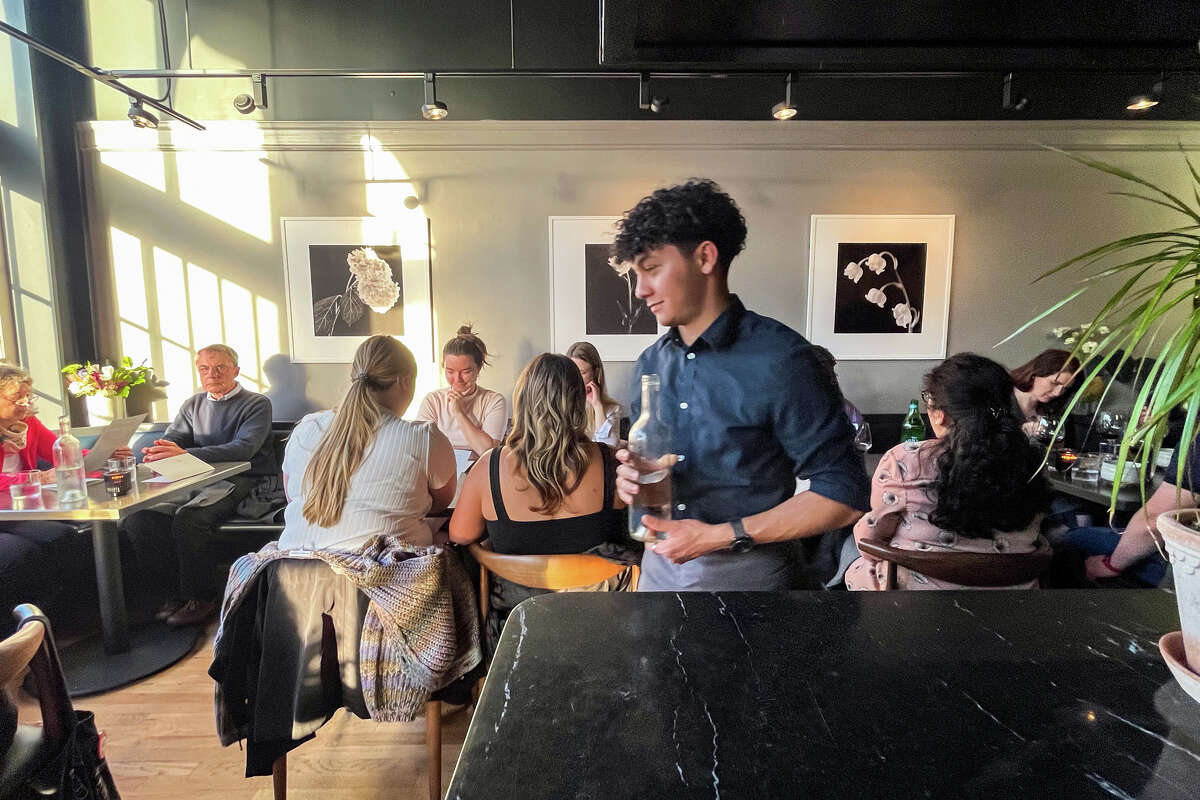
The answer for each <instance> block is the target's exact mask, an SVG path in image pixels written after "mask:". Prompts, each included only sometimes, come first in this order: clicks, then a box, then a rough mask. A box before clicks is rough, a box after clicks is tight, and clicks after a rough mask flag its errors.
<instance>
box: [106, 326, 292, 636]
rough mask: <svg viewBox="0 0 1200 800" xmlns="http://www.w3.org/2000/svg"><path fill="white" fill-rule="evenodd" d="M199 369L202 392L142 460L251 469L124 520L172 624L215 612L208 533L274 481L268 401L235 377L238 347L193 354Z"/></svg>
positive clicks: (191, 621) (143, 573)
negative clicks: (168, 507)
mask: <svg viewBox="0 0 1200 800" xmlns="http://www.w3.org/2000/svg"><path fill="white" fill-rule="evenodd" d="M196 371H197V372H198V373H199V374H200V384H201V386H203V387H204V391H202V392H200V393H198V394H195V395H193V396H192V397H190V398H188V399H187V400H186V401H185V402H184V404H183V406H182V407H181V408H180V409H179V413H178V414H177V415H176V417H175V421H174V422H172V423H171V425H170V426H169V427H168V428H167V430H166V431H165V432H164V433H163V436H162V438H161V439H156V440H155V441H154V443H153V444H152V445H150V446H149V447H145V448H143V449H142V453H143V455H144V460H145V461H146V462H147V463H152V462H154V461H157V460H159V459H163V458H170V457H171V456H177V455H180V454H181V453H190V454H192V455H193V456H195V457H196V458H199V459H200V460H202V461H207V462H209V463H215V462H218V461H249V462H250V469H249V470H247V471H246V472H245V473H243V474H241V475H236V476H234V477H231V478H227V479H226V480H224V481H220V482H218V483H216V484H213V485H212V486H210V487H206V488H205V489H202V490H200V491H199V492H197V493H196V494H195V495H194V496H193V497H192V498H191V499H190V500H189V501H188V502H187V503H185V504H184V505H182V506H180V507H179V508H178V509H177V510H175V511H174V513H167V512H166V511H164V510H162V508H161V506H160V507H156V508H154V509H151V510H147V511H140V512H138V513H136V514H134V515H133V516H131V517H130V518H129V519H128V520H127V521H126V522H125V530H126V531H127V532H128V534H129V536H130V539H131V540H132V543H133V547H134V551H135V553H136V554H137V557H138V562H139V571H140V572H141V576H142V578H143V580H144V581H146V582H147V583H148V584H150V588H151V590H152V591H153V590H155V589H157V590H158V593H160V594H163V595H165V596H166V602H164V603H163V605H162V607H161V608H159V610H158V611H157V613H156V614H155V616H156V618H158V619H165V620H166V621H167V622H168V623H169V624H171V625H194V624H198V623H201V622H203V621H204V620H206V619H207V618H208V617H209V616H211V615H212V613H213V612H214V611H215V610H216V607H217V604H216V602H215V599H216V597H217V595H218V593H219V592H220V588H219V587H217V586H215V585H214V582H213V572H214V570H215V568H216V563H215V561H214V560H213V558H212V554H211V549H210V547H209V537H210V536H211V534H212V532H213V531H214V530H215V529H216V527H217V526H218V525H220V524H221V523H222V522H224V521H225V520H227V519H229V518H230V517H232V516H234V514H235V512H236V511H237V509H238V506H239V505H240V504H241V503H242V501H244V500H245V499H246V498H247V497H248V496H249V495H250V493H251V492H252V491H254V490H255V489H256V487H259V488H261V489H264V490H271V489H273V488H275V487H277V486H278V485H279V469H278V466H277V462H276V460H275V456H274V454H273V452H272V449H271V401H270V400H268V399H267V398H266V397H265V396H263V395H261V394H258V393H256V392H252V391H250V390H249V389H246V388H245V387H243V386H242V385H241V384H239V383H238V382H237V376H238V374H239V373H240V372H241V370H240V369H239V368H238V355H237V352H236V351H235V350H234V349H233V348H232V347H229V346H228V345H224V344H211V345H208V346H207V347H204V348H202V349H201V350H200V351H199V352H197V353H196ZM154 584H157V586H155V585H154Z"/></svg>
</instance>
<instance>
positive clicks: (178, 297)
mask: <svg viewBox="0 0 1200 800" xmlns="http://www.w3.org/2000/svg"><path fill="white" fill-rule="evenodd" d="M154 288H155V293H156V295H157V299H158V305H157V309H158V330H159V332H160V333H161V334H162V335H163V338H164V339H171V340H173V341H174V342H175V343H176V344H178V345H181V346H183V347H184V348H187V347H189V346H190V345H191V329H190V328H189V327H188V305H187V296H188V294H187V283H186V282H185V280H184V277H183V259H181V258H180V257H179V256H177V255H174V254H173V253H168V252H167V251H166V250H163V249H162V248H161V247H155V248H154Z"/></svg>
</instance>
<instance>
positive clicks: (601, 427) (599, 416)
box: [567, 342, 621, 447]
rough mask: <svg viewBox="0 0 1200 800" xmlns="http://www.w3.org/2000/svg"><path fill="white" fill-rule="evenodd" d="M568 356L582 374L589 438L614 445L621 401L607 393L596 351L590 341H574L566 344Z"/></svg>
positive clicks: (619, 420) (602, 369) (601, 362)
mask: <svg viewBox="0 0 1200 800" xmlns="http://www.w3.org/2000/svg"><path fill="white" fill-rule="evenodd" d="M567 358H569V359H571V360H572V361H574V362H575V366H577V367H579V374H580V375H581V376H583V386H584V389H585V390H586V391H587V404H588V418H589V419H590V420H591V424H590V426H589V430H590V431H591V433H592V441H593V442H604V443H605V444H607V445H609V446H610V447H616V446H617V441H618V440H619V439H620V438H621V404H620V403H618V402H617V401H616V400H613V399H612V398H611V397H609V396H608V388H607V387H606V386H605V383H604V362H603V361H601V360H600V353H599V351H598V350H596V348H595V346H594V345H592V343H591V342H576V343H575V344H573V345H571V346H570V347H568V348H567Z"/></svg>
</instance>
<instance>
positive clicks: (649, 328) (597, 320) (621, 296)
mask: <svg viewBox="0 0 1200 800" xmlns="http://www.w3.org/2000/svg"><path fill="white" fill-rule="evenodd" d="M583 249H584V255H583V263H584V269H586V270H587V275H586V277H585V278H584V281H585V291H586V295H585V298H586V302H585V307H584V314H585V316H586V317H587V320H586V323H587V335H588V336H596V335H597V334H599V335H606V334H631V333H649V334H653V333H654V332H655V330H657V323H655V321H654V315H653V314H651V313H650V309H649V308H647V306H646V301H645V300H640V299H638V298H637V297H636V296H635V295H634V291H635V290H636V289H637V276H636V275H635V274H634V272H633V267H632V265H630V264H619V263H617V261H616V259H614V258H613V257H612V256H611V255H609V246H608V245H606V244H585V245H584V246H583Z"/></svg>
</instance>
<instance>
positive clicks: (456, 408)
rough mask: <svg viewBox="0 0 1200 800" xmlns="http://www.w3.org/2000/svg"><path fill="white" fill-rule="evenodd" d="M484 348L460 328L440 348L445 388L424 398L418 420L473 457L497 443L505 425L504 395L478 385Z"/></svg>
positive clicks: (505, 404) (481, 342)
mask: <svg viewBox="0 0 1200 800" xmlns="http://www.w3.org/2000/svg"><path fill="white" fill-rule="evenodd" d="M487 356H488V352H487V346H486V345H485V344H484V343H483V340H482V339H480V338H479V337H478V336H476V335H475V334H474V332H472V330H471V326H470V325H463V326H462V327H461V328H459V329H458V334H457V335H455V337H454V338H453V339H451V340H450V341H448V342H446V346H445V347H443V348H442V368H443V370H444V371H445V375H446V383H448V384H449V386H447V387H446V388H444V389H437V390H436V391H432V392H430V393H429V394H427V395H425V399H424V400H422V401H421V409H420V410H419V411H418V412H417V419H420V420H426V421H428V422H433V423H436V424H437V426H438V429H439V430H440V431H441V432H442V433H444V434H446V437H447V438H448V439H449V440H450V443H451V444H452V445H454V447H455V448H457V449H460V450H470V451H472V452H473V453H474V454H475V456H476V457H478V456H480V455H482V454H483V453H486V452H487V451H488V450H491V449H492V448H493V447H495V446H496V445H498V444H500V440H501V439H502V438H504V428H505V427H506V426H507V425H508V405H507V403H505V402H504V395H502V394H500V393H499V392H493V391H492V390H490V389H484V388H483V387H482V386H480V385H479V373H480V371H481V370H482V369H483V367H484V365H485V364H487V363H489V362H488V360H487Z"/></svg>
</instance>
